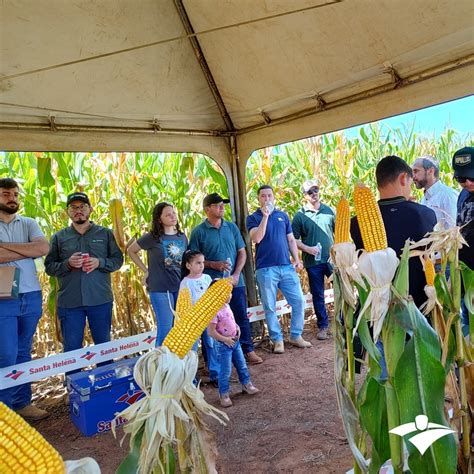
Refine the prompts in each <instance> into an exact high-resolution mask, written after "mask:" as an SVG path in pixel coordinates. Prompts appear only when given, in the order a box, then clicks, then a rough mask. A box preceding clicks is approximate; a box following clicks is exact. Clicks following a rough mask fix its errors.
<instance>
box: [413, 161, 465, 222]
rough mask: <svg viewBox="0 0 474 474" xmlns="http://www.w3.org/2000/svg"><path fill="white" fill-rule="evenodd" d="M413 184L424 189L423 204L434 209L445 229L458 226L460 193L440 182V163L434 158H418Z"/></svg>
mask: <svg viewBox="0 0 474 474" xmlns="http://www.w3.org/2000/svg"><path fill="white" fill-rule="evenodd" d="M412 170H413V182H414V183H415V186H416V188H417V189H423V190H424V195H423V198H422V199H421V204H423V205H424V206H427V207H429V208H430V209H433V211H434V212H435V214H436V219H437V220H438V224H441V226H442V228H443V229H448V228H449V227H453V226H454V225H456V212H457V209H456V202H457V199H458V193H457V191H455V190H454V189H452V188H450V187H449V186H446V185H445V184H444V183H442V182H441V181H440V180H439V163H438V162H437V161H436V159H435V158H433V157H432V156H429V155H427V156H422V157H420V158H418V159H417V160H416V161H415V163H413V166H412Z"/></svg>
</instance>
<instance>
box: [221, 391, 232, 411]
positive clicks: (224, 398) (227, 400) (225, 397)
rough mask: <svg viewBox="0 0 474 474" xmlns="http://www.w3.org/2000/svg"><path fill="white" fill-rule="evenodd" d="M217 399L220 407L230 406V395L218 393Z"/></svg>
mask: <svg viewBox="0 0 474 474" xmlns="http://www.w3.org/2000/svg"><path fill="white" fill-rule="evenodd" d="M219 401H220V402H221V407H223V408H229V407H231V406H232V400H231V399H230V396H229V394H228V393H224V394H222V395H219Z"/></svg>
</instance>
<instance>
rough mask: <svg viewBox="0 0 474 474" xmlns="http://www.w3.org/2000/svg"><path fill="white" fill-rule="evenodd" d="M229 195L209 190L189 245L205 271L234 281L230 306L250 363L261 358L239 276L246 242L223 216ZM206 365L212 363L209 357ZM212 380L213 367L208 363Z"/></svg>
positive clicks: (240, 276) (206, 342) (237, 229)
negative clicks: (256, 349) (200, 260)
mask: <svg viewBox="0 0 474 474" xmlns="http://www.w3.org/2000/svg"><path fill="white" fill-rule="evenodd" d="M229 202H230V201H229V199H223V198H222V197H221V196H219V194H217V193H212V194H208V195H207V196H206V197H205V198H204V200H203V208H204V212H205V213H206V219H205V220H204V221H203V222H202V223H201V224H199V225H198V226H197V227H195V228H194V229H193V230H192V232H191V237H190V239H189V248H190V249H191V250H198V251H199V252H202V254H203V255H204V259H205V260H204V273H206V274H208V275H209V276H210V277H211V278H212V279H214V278H222V277H223V276H227V275H229V276H231V277H232V280H233V284H234V289H233V290H232V299H231V301H230V307H231V309H232V312H233V313H234V317H235V321H236V322H237V324H238V325H239V327H240V344H241V345H242V350H243V352H244V354H245V355H246V357H247V360H248V361H249V363H251V364H260V363H262V362H263V360H262V359H261V357H259V356H258V355H257V354H256V353H255V350H254V347H253V342H252V333H251V330H250V322H249V320H248V317H247V295H246V292H245V283H244V279H243V276H242V273H241V272H242V269H243V268H244V265H245V261H246V260H247V254H246V252H245V242H244V240H243V239H242V235H241V234H240V231H239V228H238V227H237V226H236V225H235V224H234V223H233V222H228V221H226V220H225V219H224V209H225V208H224V204H226V203H229ZM203 342H204V344H205V345H206V350H207V349H208V345H209V343H210V344H211V345H212V340H211V341H208V340H207V338H206V336H204V340H203ZM208 365H211V364H210V362H209V358H208ZM209 374H210V377H211V380H212V379H213V375H215V374H214V373H213V371H211V367H209Z"/></svg>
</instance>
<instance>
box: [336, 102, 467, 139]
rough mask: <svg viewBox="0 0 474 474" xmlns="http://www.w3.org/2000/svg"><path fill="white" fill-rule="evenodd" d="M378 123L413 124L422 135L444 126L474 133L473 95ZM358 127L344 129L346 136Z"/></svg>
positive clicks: (441, 130)
mask: <svg viewBox="0 0 474 474" xmlns="http://www.w3.org/2000/svg"><path fill="white" fill-rule="evenodd" d="M379 123H380V124H381V125H382V124H383V125H387V126H388V127H390V128H403V127H404V126H411V125H412V124H413V123H414V124H415V130H416V131H417V132H419V133H420V134H422V135H428V136H430V135H440V134H441V133H442V132H443V130H444V129H445V128H452V129H454V130H457V131H458V132H460V133H461V134H468V133H471V134H472V133H474V96H469V97H466V98H464V99H458V100H453V101H451V102H446V103H444V104H441V105H435V106H433V107H428V108H426V109H421V110H418V111H416V112H410V113H408V114H402V115H397V116H396V117H391V118H388V119H385V120H380V121H379ZM359 128H360V126H358V127H352V128H348V129H347V130H345V135H346V136H348V137H354V136H358V135H359V133H358V130H359Z"/></svg>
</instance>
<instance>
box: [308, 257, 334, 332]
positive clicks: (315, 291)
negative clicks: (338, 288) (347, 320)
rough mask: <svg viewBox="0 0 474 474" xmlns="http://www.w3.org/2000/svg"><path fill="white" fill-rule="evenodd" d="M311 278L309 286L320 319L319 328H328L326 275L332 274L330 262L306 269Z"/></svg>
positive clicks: (315, 310) (317, 316)
mask: <svg viewBox="0 0 474 474" xmlns="http://www.w3.org/2000/svg"><path fill="white" fill-rule="evenodd" d="M306 272H307V273H308V279H309V288H310V291H311V294H312V295H313V307H314V312H315V314H316V319H317V320H318V328H319V329H327V328H328V326H329V323H328V314H327V312H326V304H325V303H324V277H325V276H326V277H329V276H331V274H332V268H331V265H329V263H320V264H319V265H314V266H313V267H309V268H307V269H306Z"/></svg>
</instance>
